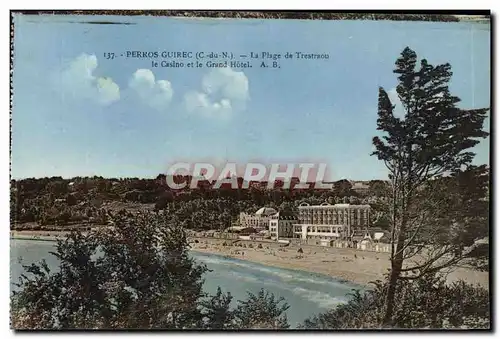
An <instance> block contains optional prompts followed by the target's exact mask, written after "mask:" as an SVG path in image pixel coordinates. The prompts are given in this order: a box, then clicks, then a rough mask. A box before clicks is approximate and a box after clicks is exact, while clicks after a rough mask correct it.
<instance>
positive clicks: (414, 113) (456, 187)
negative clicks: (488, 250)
mask: <svg viewBox="0 0 500 339" xmlns="http://www.w3.org/2000/svg"><path fill="white" fill-rule="evenodd" d="M394 73H396V74H397V75H398V82H399V84H398V86H397V87H396V91H397V94H398V97H399V100H400V102H401V104H402V107H403V109H404V117H400V116H397V115H395V112H394V107H395V106H394V103H393V102H391V100H390V99H389V96H388V94H387V92H386V91H385V90H384V89H383V88H380V89H379V104H378V120H377V129H378V130H380V131H382V132H383V134H384V135H383V136H382V137H379V136H376V137H374V138H373V144H374V146H375V151H374V153H373V154H374V155H376V156H377V157H378V159H379V160H382V161H383V162H384V163H385V165H386V167H387V168H388V170H389V173H390V177H389V178H390V179H391V192H390V208H391V212H390V214H391V219H392V220H391V232H392V237H391V238H392V240H393V243H394V245H393V248H392V253H391V275H390V279H389V281H390V283H389V285H388V293H387V300H386V307H387V311H386V315H385V317H384V320H383V322H384V323H385V324H386V325H388V324H390V323H391V322H392V314H393V307H394V302H395V295H396V285H397V281H398V280H399V279H400V278H401V273H402V270H405V272H406V273H408V274H406V275H405V278H407V279H408V278H418V277H420V276H422V275H423V274H424V273H428V272H430V271H438V270H440V269H442V268H446V267H449V266H451V265H455V264H457V263H458V262H459V261H460V260H462V259H465V258H466V257H467V256H468V255H467V254H468V251H470V246H471V245H472V243H473V241H474V239H477V238H479V237H481V236H484V232H483V230H484V229H485V227H484V224H487V220H486V219H487V218H485V216H486V214H485V213H486V212H485V210H484V208H483V207H479V206H478V205H481V204H482V202H481V200H479V197H481V199H482V198H484V197H485V196H486V194H487V193H486V187H487V185H486V184H485V181H483V180H482V179H477V178H478V177H481V175H480V174H481V173H479V172H482V173H483V174H484V172H485V171H486V169H485V167H483V168H479V169H478V168H475V167H471V162H472V159H473V157H474V153H473V152H472V151H471V150H470V149H471V148H472V147H473V146H475V145H477V144H478V143H479V141H478V138H485V137H486V136H487V135H488V133H486V132H484V131H483V130H482V128H483V123H484V120H485V118H486V115H487V111H488V109H487V108H481V109H462V108H459V107H458V106H457V104H458V103H459V102H460V99H459V98H458V97H456V96H453V95H452V94H451V93H450V91H449V87H448V84H449V82H450V79H451V76H452V72H451V66H450V65H449V64H443V65H437V66H433V65H431V64H429V63H428V62H427V60H425V59H423V60H421V61H420V65H419V67H417V55H416V53H415V52H414V51H412V50H411V49H410V48H405V49H404V51H403V52H402V53H401V56H400V58H398V59H397V61H396V69H395V70H394ZM483 177H484V176H483ZM474 183H481V185H479V187H474ZM450 193H451V195H448V194H450ZM457 193H460V194H457ZM469 193H470V198H469V197H468V196H469ZM464 197H467V198H464ZM472 211H474V212H480V213H479V214H477V215H476V214H474V213H472ZM478 225H481V226H478ZM475 227H478V230H477V231H474V228H475ZM410 257H411V258H412V259H413V260H414V261H415V260H416V261H419V263H417V264H415V265H414V266H412V267H407V266H405V265H404V262H405V261H406V262H408V261H407V259H409V258H410ZM411 273H415V274H414V275H413V276H412V275H411Z"/></svg>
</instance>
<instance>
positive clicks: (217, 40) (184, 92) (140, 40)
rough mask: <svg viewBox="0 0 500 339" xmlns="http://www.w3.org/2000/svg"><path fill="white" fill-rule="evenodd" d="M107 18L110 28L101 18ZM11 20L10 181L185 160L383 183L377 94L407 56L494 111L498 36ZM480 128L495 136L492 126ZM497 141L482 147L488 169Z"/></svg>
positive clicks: (112, 172)
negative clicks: (245, 60) (277, 60)
mask: <svg viewBox="0 0 500 339" xmlns="http://www.w3.org/2000/svg"><path fill="white" fill-rule="evenodd" d="M101 19H102V18H101ZM113 19H117V20H119V21H128V22H132V23H135V24H134V25H91V24H86V23H83V22H84V21H88V20H99V18H95V17H93V18H89V17H70V16H66V17H50V16H44V17H39V18H37V17H34V16H33V17H30V16H17V17H16V18H15V47H14V48H15V55H14V75H13V79H14V80H13V81H14V82H13V87H14V96H13V100H14V103H13V105H14V106H13V114H12V138H13V141H12V176H13V177H14V178H25V177H43V176H58V175H60V176H63V177H72V176H77V175H80V176H85V175H102V176H104V177H126V176H134V177H155V176H156V175H157V174H158V173H162V172H165V171H166V168H167V165H168V164H169V163H172V162H175V161H178V160H186V161H200V160H207V159H212V160H214V159H215V160H217V161H221V162H224V160H226V159H227V160H228V161H237V162H239V163H245V162H247V161H252V160H262V161H266V162H280V161H282V162H289V161H296V162H300V161H301V160H304V159H309V160H312V161H323V162H327V163H328V164H329V171H330V172H331V175H332V179H334V180H336V179H340V178H349V179H355V180H369V179H385V178H386V177H387V172H386V169H385V167H384V165H383V164H382V163H381V162H379V161H378V160H377V159H376V157H374V156H370V153H371V152H372V151H373V146H372V143H371V139H372V137H373V136H374V135H375V134H376V133H377V132H376V119H377V95H378V86H382V87H384V88H385V89H386V90H387V91H391V90H392V89H393V88H394V87H395V86H396V77H395V75H394V74H393V73H392V70H393V68H394V62H395V60H396V58H397V57H398V56H399V53H401V51H402V50H403V49H404V48H405V47H406V46H409V47H410V48H412V49H413V50H415V51H416V52H417V55H418V56H419V58H426V59H427V60H428V61H429V62H430V63H432V64H439V63H445V62H450V63H451V65H452V70H453V73H454V74H453V78H452V82H451V86H450V88H451V91H452V93H453V94H455V95H457V96H459V97H460V98H461V99H462V102H461V104H460V105H461V107H463V108H472V107H476V108H477V107H488V106H489V102H490V87H489V86H490V84H489V78H490V45H489V41H490V30H489V25H485V24H473V23H453V24H450V23H447V24H444V23H426V22H425V23H424V22H413V23H412V22H382V21H300V20H282V21H263V20H245V21H236V20H208V19H165V18H147V17H135V18H134V17H132V18H123V17H119V18H112V17H106V18H105V19H102V20H113ZM129 50H138V51H179V50H181V51H192V52H197V51H205V52H209V51H214V52H217V51H229V52H233V53H234V54H240V53H245V54H247V53H249V52H257V53H261V52H266V51H268V52H271V53H281V54H284V53H286V52H287V51H290V52H304V53H328V54H329V55H330V58H329V59H328V60H315V61H312V60H286V61H282V62H281V68H280V69H262V68H259V67H258V64H259V63H254V67H253V68H250V69H232V70H224V71H221V70H209V69H207V68H201V69H197V68H196V69H195V68H192V69H188V68H177V69H176V68H151V60H150V59H130V58H129V59H125V58H119V59H116V60H106V59H105V58H104V53H105V52H115V53H124V52H126V51H129ZM485 129H488V130H489V121H487V123H486V126H485ZM488 144H489V139H486V140H485V141H483V142H482V143H481V144H480V145H479V146H477V147H476V149H475V151H476V152H477V157H476V160H475V162H476V163H478V164H483V163H489V145H488Z"/></svg>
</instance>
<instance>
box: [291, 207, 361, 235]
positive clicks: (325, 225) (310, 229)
mask: <svg viewBox="0 0 500 339" xmlns="http://www.w3.org/2000/svg"><path fill="white" fill-rule="evenodd" d="M298 219H299V223H296V224H294V225H293V226H294V231H293V237H294V238H301V239H329V240H336V239H349V237H350V235H351V234H352V232H354V230H356V229H365V228H366V227H368V226H369V224H370V205H350V204H335V205H331V204H329V203H326V202H325V203H323V204H321V205H309V204H307V203H303V204H301V205H300V206H299V216H298Z"/></svg>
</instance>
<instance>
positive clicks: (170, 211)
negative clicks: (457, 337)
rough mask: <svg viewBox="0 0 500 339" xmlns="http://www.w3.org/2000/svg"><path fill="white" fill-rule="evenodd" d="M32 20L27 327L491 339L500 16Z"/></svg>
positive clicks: (20, 134)
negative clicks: (478, 338)
mask: <svg viewBox="0 0 500 339" xmlns="http://www.w3.org/2000/svg"><path fill="white" fill-rule="evenodd" d="M11 16H12V20H11V48H12V51H11V55H12V58H11V96H12V103H11V122H12V125H11V140H12V141H11V181H10V184H11V187H10V196H11V200H10V222H11V223H10V255H11V258H10V286H11V300H10V302H11V314H10V317H11V319H10V322H11V328H13V329H15V330H32V329H55V330H67V329H99V330H104V329H106V330H107V329H143V330H152V329H161V330H201V331H204V330H217V331H220V330H225V331H239V330H253V329H263V330H266V329H272V330H291V329H302V330H332V331H334V330H349V329H355V330H368V329H383V330H394V329H410V330H418V329H448V330H452V329H462V330H478V329H481V330H489V329H491V313H490V309H491V303H492V301H491V300H490V274H491V268H490V266H489V262H490V261H489V258H490V257H489V255H490V245H491V244H490V141H491V138H492V136H491V131H490V117H491V112H490V107H491V105H490V102H491V90H490V85H491V81H490V78H491V56H490V54H491V46H490V40H491V26H490V15H489V12H484V11H483V12H476V13H474V12H472V13H470V14H467V15H464V13H461V14H460V15H454V14H452V13H449V14H437V13H426V14H415V13H412V14H390V13H387V14H383V13H328V12H319V13H313V12H297V13H294V12H283V13H280V12H267V13H265V12H200V11H198V12H186V11H182V12H176V11H149V12H148V11H145V12H141V11H129V12H127V11H108V12H106V11H101V12H85V11H78V12H50V13H44V12H16V11H13V12H11Z"/></svg>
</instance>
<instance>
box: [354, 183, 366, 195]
mask: <svg viewBox="0 0 500 339" xmlns="http://www.w3.org/2000/svg"><path fill="white" fill-rule="evenodd" d="M351 189H352V190H353V191H354V192H356V193H358V194H368V191H369V190H370V185H368V184H367V183H365V182H363V181H354V182H352V187H351Z"/></svg>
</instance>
